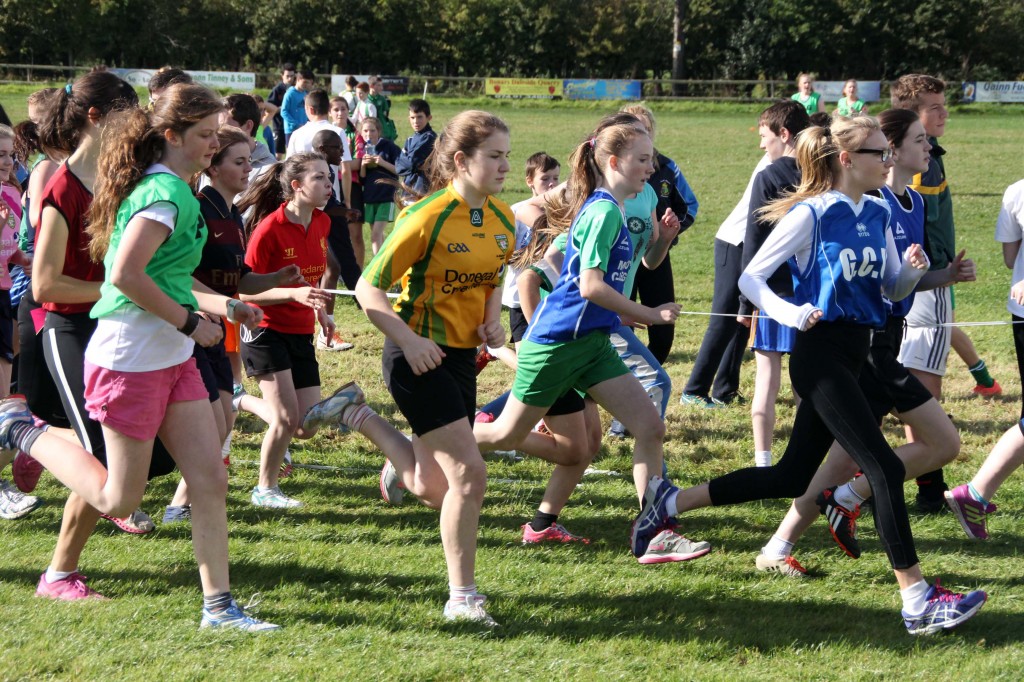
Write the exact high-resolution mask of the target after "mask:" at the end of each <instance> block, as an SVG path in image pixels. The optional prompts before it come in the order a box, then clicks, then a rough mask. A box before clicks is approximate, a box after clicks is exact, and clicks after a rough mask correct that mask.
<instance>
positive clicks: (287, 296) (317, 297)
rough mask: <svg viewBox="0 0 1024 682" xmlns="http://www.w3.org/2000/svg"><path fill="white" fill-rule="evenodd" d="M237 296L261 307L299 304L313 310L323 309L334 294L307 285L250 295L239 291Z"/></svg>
mask: <svg viewBox="0 0 1024 682" xmlns="http://www.w3.org/2000/svg"><path fill="white" fill-rule="evenodd" d="M239 294H240V295H239V298H240V299H241V300H242V301H244V302H245V303H255V304H256V305H258V306H261V307H262V306H268V305H278V304H280V303H301V304H302V305H304V306H309V307H310V308H314V309H319V308H321V307H323V306H324V305H326V304H327V302H328V301H330V300H331V299H332V298H333V297H334V294H329V293H327V292H326V291H324V290H323V289H316V288H314V287H311V286H309V285H308V284H307V285H306V286H304V287H274V288H273V289H267V290H265V291H261V292H258V293H251V294H243V293H241V289H239Z"/></svg>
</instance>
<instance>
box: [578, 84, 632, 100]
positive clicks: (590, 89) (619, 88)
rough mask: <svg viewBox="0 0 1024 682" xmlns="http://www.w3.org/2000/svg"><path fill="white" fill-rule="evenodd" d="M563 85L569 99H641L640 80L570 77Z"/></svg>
mask: <svg viewBox="0 0 1024 682" xmlns="http://www.w3.org/2000/svg"><path fill="white" fill-rule="evenodd" d="M563 87H564V89H565V96H566V97H567V98H568V99H640V81H628V80H583V79H569V80H566V81H565V82H564V84H563Z"/></svg>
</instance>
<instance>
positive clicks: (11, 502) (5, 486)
mask: <svg viewBox="0 0 1024 682" xmlns="http://www.w3.org/2000/svg"><path fill="white" fill-rule="evenodd" d="M42 503H43V501H42V500H40V499H39V498H38V497H36V496H34V495H26V494H25V493H23V492H21V491H20V490H18V489H17V488H15V487H13V486H12V485H11V484H10V483H8V482H7V481H4V480H2V479H0V519H8V520H11V521H13V520H14V519H20V518H23V517H26V516H28V515H29V514H31V513H32V512H34V511H35V510H36V509H37V508H38V507H39V505H41V504H42Z"/></svg>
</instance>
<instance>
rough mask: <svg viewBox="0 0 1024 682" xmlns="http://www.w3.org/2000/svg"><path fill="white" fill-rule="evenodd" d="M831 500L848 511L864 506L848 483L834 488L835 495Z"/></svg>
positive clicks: (861, 498) (860, 498)
mask: <svg viewBox="0 0 1024 682" xmlns="http://www.w3.org/2000/svg"><path fill="white" fill-rule="evenodd" d="M833 499H834V500H835V501H836V502H837V503H838V504H841V505H843V506H844V507H846V508H847V509H849V510H850V511H853V510H854V509H856V508H857V507H859V506H860V505H862V504H864V498H863V497H861V496H860V495H858V494H857V493H856V492H854V490H853V486H852V485H850V484H849V483H844V484H842V485H841V486H839V487H838V488H836V494H835V496H834V497H833Z"/></svg>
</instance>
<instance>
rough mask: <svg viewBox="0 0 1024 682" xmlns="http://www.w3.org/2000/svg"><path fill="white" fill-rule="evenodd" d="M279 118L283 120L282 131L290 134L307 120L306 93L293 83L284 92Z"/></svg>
mask: <svg viewBox="0 0 1024 682" xmlns="http://www.w3.org/2000/svg"><path fill="white" fill-rule="evenodd" d="M281 118H282V119H283V120H284V132H285V134H286V135H291V134H292V133H293V132H295V129H296V128H301V127H302V126H304V125H306V123H308V122H309V118H308V117H307V116H306V93H304V92H302V91H301V90H299V89H298V88H296V87H295V86H294V85H293V86H292V87H290V88H288V92H286V93H284V100H283V101H282V102H281Z"/></svg>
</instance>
